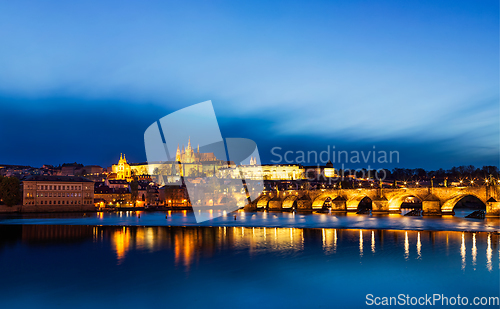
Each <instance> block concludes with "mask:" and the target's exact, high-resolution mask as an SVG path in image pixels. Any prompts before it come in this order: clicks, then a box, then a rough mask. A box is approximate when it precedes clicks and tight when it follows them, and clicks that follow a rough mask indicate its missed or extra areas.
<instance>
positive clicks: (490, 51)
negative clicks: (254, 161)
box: [0, 0, 500, 169]
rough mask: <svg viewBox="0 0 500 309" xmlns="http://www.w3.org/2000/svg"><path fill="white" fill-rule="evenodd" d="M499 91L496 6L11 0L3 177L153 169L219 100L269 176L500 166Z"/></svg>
mask: <svg viewBox="0 0 500 309" xmlns="http://www.w3.org/2000/svg"><path fill="white" fill-rule="evenodd" d="M499 82H500V80H499V2H498V1H456V0H455V1H440V0H433V1H399V0H395V1H307V2H306V1H302V2H301V1H274V2H272V3H271V2H269V1H246V2H242V1H210V2H209V1H175V2H174V1H172V2H169V1H147V3H138V2H137V1H134V2H132V1H85V3H83V2H81V3H77V2H75V1H69V2H68V1H43V2H36V1H0V119H1V121H0V147H1V148H0V150H1V151H0V163H2V164H23V165H33V166H41V165H42V164H55V165H58V164H60V163H65V162H75V161H76V162H79V163H83V164H86V165H89V164H96V165H101V166H103V167H107V166H110V165H111V164H113V163H116V162H117V161H118V159H119V156H120V153H126V155H127V159H128V160H129V161H131V162H143V161H145V160H146V155H145V151H144V140H143V135H144V131H145V130H146V129H147V127H148V126H149V125H150V124H152V123H153V122H154V121H156V120H158V119H160V118H162V117H163V116H165V115H167V114H169V113H171V112H174V111H176V110H178V109H181V108H184V107H187V106H190V105H193V104H196V103H199V102H203V101H206V100H212V102H213V105H214V109H215V112H216V115H217V117H218V121H219V125H220V128H221V132H222V135H223V136H224V137H245V138H250V139H253V140H254V141H255V142H256V143H257V145H258V146H259V150H260V155H261V158H262V162H263V163H269V162H270V161H271V160H272V159H273V156H272V154H271V152H270V150H271V148H272V147H275V146H279V147H282V149H283V150H282V152H284V151H286V150H293V151H297V150H303V151H308V150H317V151H322V150H325V149H326V147H327V146H328V145H330V146H335V148H336V150H347V151H352V150H357V151H361V150H365V151H368V150H372V149H373V146H376V149H377V150H385V151H399V153H400V162H399V163H397V164H395V163H393V164H389V165H388V164H386V165H375V167H388V168H393V167H406V168H415V167H423V168H426V169H436V168H440V167H443V168H445V169H447V168H450V167H451V166H458V165H469V164H472V165H475V166H483V165H497V166H498V164H499V156H500V151H499V147H500V130H499V123H500V121H499V117H500V105H499V99H500V97H499ZM186 142H187V141H186ZM193 143H194V144H196V143H197V141H196V137H194V138H193ZM292 157H293V156H292ZM312 163H313V162H312ZM337 167H338V166H337ZM353 167H358V166H353ZM364 167H366V166H364ZM372 167H374V166H373V165H372Z"/></svg>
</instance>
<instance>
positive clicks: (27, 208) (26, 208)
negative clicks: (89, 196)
mask: <svg viewBox="0 0 500 309" xmlns="http://www.w3.org/2000/svg"><path fill="white" fill-rule="evenodd" d="M95 210H96V208H95V207H94V205H15V206H11V207H9V206H6V205H0V213H4V214H5V213H29V212H33V213H43V212H47V213H48V212H85V211H88V212H92V211H95Z"/></svg>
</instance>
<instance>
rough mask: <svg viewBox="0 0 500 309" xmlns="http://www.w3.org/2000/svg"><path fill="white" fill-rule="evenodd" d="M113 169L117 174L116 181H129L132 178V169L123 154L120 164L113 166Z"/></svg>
mask: <svg viewBox="0 0 500 309" xmlns="http://www.w3.org/2000/svg"><path fill="white" fill-rule="evenodd" d="M111 169H112V172H113V173H115V174H116V179H121V180H129V179H131V178H132V169H131V167H130V165H129V164H128V163H127V159H126V158H125V155H123V154H120V160H119V161H118V164H113V166H112V167H111Z"/></svg>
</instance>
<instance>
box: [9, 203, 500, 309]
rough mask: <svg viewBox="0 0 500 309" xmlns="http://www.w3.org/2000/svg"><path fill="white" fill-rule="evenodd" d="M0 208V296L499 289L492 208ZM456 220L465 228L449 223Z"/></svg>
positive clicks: (359, 294)
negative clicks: (409, 212)
mask: <svg viewBox="0 0 500 309" xmlns="http://www.w3.org/2000/svg"><path fill="white" fill-rule="evenodd" d="M167 214H168V218H165V215H167ZM139 215H140V216H139ZM0 220H1V222H0V223H1V224H0V265H2V266H1V268H0V269H1V278H2V279H1V280H0V308H26V307H29V308H54V307H60V308H144V307H161V308H195V307H196V308H332V307H335V308H360V307H364V306H366V302H367V294H372V295H373V297H372V299H373V298H374V297H403V298H405V297H406V296H409V297H410V300H411V297H424V296H425V294H427V295H428V296H430V297H432V295H433V294H437V295H442V296H444V297H448V298H450V300H449V301H453V299H455V300H456V297H457V296H458V295H460V297H467V301H468V302H469V303H470V302H473V300H474V297H498V296H499V295H500V271H499V266H500V261H499V256H500V245H499V241H500V240H499V239H500V237H499V234H498V232H495V231H490V227H492V228H498V220H497V221H495V220H490V221H484V220H476V219H464V218H457V217H455V218H429V219H428V218H424V219H422V218H417V217H401V216H399V217H396V216H392V217H391V216H374V217H373V216H366V215H357V216H356V215H353V216H346V215H344V216H340V215H337V216H330V215H328V214H310V215H300V214H291V213H242V212H240V213H237V218H236V220H234V217H233V214H228V215H226V216H225V217H221V218H217V219H214V220H212V221H207V222H204V223H203V224H202V225H201V226H200V225H198V226H196V222H195V221H194V217H193V215H192V213H189V212H172V213H161V212H151V213H144V212H143V213H137V212H123V213H121V214H120V213H98V214H86V215H85V217H84V216H83V215H82V214H78V215H77V214H64V215H63V214H59V215H58V214H51V215H43V216H41V215H36V216H35V215H24V216H3V217H2V218H1V219H0ZM373 220H375V221H373ZM398 220H399V221H403V222H399V223H398V222H396V221H398ZM407 220H408V221H407ZM373 222H375V223H373ZM495 224H496V225H495ZM242 225H246V226H245V227H244V226H242ZM292 225H295V226H299V227H300V228H297V227H290V226H292ZM344 225H359V227H356V226H350V227H349V228H344V227H343V226H344ZM457 225H458V226H459V227H456V226H457ZM454 226H455V227H454ZM461 227H466V228H465V229H466V230H468V231H469V232H462V231H449V230H448V231H447V229H448V228H450V229H452V228H453V229H455V230H456V229H459V228H461ZM401 295H403V296H401ZM369 297H370V296H369ZM435 297H437V296H435ZM483 300H484V299H483ZM462 301H463V299H462ZM441 304H442V301H440V300H437V303H436V305H441ZM483 307H484V308H488V307H491V308H498V306H483Z"/></svg>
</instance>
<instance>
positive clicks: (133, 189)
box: [130, 177, 139, 207]
mask: <svg viewBox="0 0 500 309" xmlns="http://www.w3.org/2000/svg"><path fill="white" fill-rule="evenodd" d="M138 196H139V182H138V181H137V177H134V180H133V181H132V182H131V183H130V201H131V202H132V203H133V204H134V207H135V203H136V202H137V197H138Z"/></svg>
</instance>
